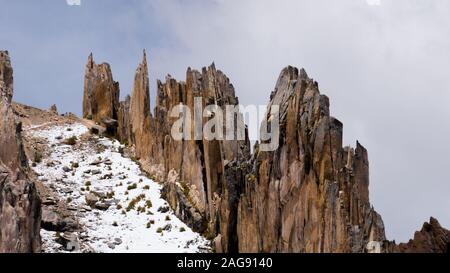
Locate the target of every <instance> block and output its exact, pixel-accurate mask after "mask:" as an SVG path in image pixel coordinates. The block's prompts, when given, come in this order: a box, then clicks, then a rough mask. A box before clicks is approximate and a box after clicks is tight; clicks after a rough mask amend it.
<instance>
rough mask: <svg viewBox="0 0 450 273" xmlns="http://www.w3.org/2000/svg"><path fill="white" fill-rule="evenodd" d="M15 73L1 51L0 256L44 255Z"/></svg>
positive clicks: (39, 214) (37, 199)
mask: <svg viewBox="0 0 450 273" xmlns="http://www.w3.org/2000/svg"><path fill="white" fill-rule="evenodd" d="M12 96H13V70H12V67H11V62H10V58H9V55H8V52H7V51H0V145H1V148H0V252H39V251H40V246H41V244H40V235H39V230H40V221H41V219H40V217H41V209H40V199H39V196H38V194H37V191H36V188H35V185H34V182H33V181H30V180H29V178H28V177H27V174H26V171H27V170H28V165H27V159H26V156H25V152H24V149H23V144H22V136H21V131H22V126H21V124H20V123H17V122H16V117H15V115H14V113H13V110H12V106H11V100H12Z"/></svg>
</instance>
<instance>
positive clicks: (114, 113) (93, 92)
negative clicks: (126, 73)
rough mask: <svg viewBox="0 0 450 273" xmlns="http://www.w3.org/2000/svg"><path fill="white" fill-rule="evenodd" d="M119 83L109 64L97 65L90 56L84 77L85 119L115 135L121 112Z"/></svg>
mask: <svg viewBox="0 0 450 273" xmlns="http://www.w3.org/2000/svg"><path fill="white" fill-rule="evenodd" d="M119 98H120V89H119V83H118V82H115V81H114V79H113V76H112V72H111V67H110V65H109V64H107V63H102V64H96V63H95V62H94V58H93V56H92V54H91V55H89V58H88V63H87V65H86V72H85V77H84V96H83V118H87V119H92V120H93V121H95V122H97V123H99V124H102V125H104V126H105V127H106V128H107V129H108V133H110V134H115V133H116V128H117V126H118V124H117V117H118V110H119Z"/></svg>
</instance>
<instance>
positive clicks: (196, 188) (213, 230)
mask: <svg viewBox="0 0 450 273" xmlns="http://www.w3.org/2000/svg"><path fill="white" fill-rule="evenodd" d="M196 101H197V103H199V105H201V106H202V107H201V109H204V107H205V106H206V105H211V104H213V105H217V107H219V108H221V109H222V110H223V111H224V113H226V109H225V105H237V104H238V99H237V97H236V96H235V92H234V87H233V86H232V85H231V84H230V81H229V79H228V78H227V77H226V76H225V75H224V74H223V73H222V72H221V71H219V70H216V68H215V66H214V65H212V66H210V67H208V68H204V69H203V70H202V72H201V73H200V72H198V71H195V70H191V69H188V71H187V75H186V82H185V83H184V82H181V83H179V82H177V81H176V80H174V79H172V78H171V77H170V76H169V77H167V78H166V83H164V84H162V83H158V95H157V103H156V109H155V127H156V130H155V132H157V135H156V136H155V146H154V148H153V151H154V152H156V153H158V151H162V150H163V151H164V154H163V156H162V157H157V155H156V154H154V156H153V158H155V159H156V160H157V162H156V163H161V162H163V166H164V170H165V172H166V173H167V177H168V179H166V181H167V182H166V183H165V185H164V193H165V196H166V198H167V199H168V201H169V203H170V204H171V206H172V208H174V209H175V211H176V212H177V214H178V215H179V216H180V217H181V218H182V219H185V220H186V221H187V222H188V223H191V226H192V227H194V228H195V229H196V230H198V231H207V232H208V234H209V235H210V236H215V235H216V234H219V233H220V230H221V225H223V226H228V225H229V224H228V223H227V224H225V223H223V222H228V221H231V219H230V217H229V213H230V212H229V211H230V207H231V206H234V205H235V203H234V204H230V203H229V201H230V198H229V190H230V189H229V188H228V187H229V185H228V184H227V183H225V177H224V171H225V165H226V163H227V162H229V161H231V160H233V159H236V158H240V157H245V156H246V157H248V155H249V151H250V149H249V142H248V140H246V139H244V140H238V139H237V138H236V135H235V136H234V138H233V139H234V140H217V139H216V140H206V139H204V138H201V139H200V140H196V139H191V140H183V141H175V140H173V138H172V137H171V135H170V130H171V127H172V125H173V123H174V121H175V120H176V118H171V117H170V116H169V112H168V111H170V109H172V108H173V107H174V106H176V105H179V104H180V103H181V104H183V105H186V106H187V107H188V108H189V109H192V111H191V112H192V113H191V114H192V116H191V121H192V122H191V124H190V125H191V126H188V127H189V128H188V131H189V132H190V135H191V136H192V137H194V136H195V131H196V130H195V128H196V124H195V122H194V121H193V118H194V117H193V115H194V110H193V109H194V105H195V103H196ZM200 115H202V113H200ZM201 120H202V121H201V124H199V125H200V126H199V127H200V128H203V125H204V124H205V123H206V122H208V121H210V120H211V117H206V118H203V119H201ZM234 120H235V122H237V120H238V116H235V117H234ZM197 125H198V124H197ZM180 196H182V198H180ZM190 215H193V216H194V217H193V218H192V217H191V216H190ZM234 219H235V218H233V220H234ZM227 239H228V237H225V238H224V240H225V241H227ZM225 246H227V243H226V242H225ZM225 251H227V247H225Z"/></svg>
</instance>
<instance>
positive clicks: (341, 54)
mask: <svg viewBox="0 0 450 273" xmlns="http://www.w3.org/2000/svg"><path fill="white" fill-rule="evenodd" d="M72 2H77V1H72ZM0 7H1V9H0V48H1V49H7V50H9V51H10V55H11V56H12V61H13V67H14V76H15V83H14V84H15V97H14V98H15V100H16V101H19V102H22V103H26V104H30V105H33V106H37V107H41V108H48V107H49V106H50V105H51V104H53V103H56V104H57V106H58V108H59V110H60V112H68V111H71V112H75V113H77V114H80V113H81V102H82V93H83V77H84V67H85V64H86V61H87V56H88V54H89V53H90V52H93V53H94V58H95V60H96V61H97V62H103V61H107V62H109V63H110V64H111V66H112V69H113V76H114V78H115V80H117V81H119V82H120V86H121V92H122V96H124V95H125V94H128V93H130V90H131V86H132V80H133V78H134V72H135V69H136V66H137V64H138V62H139V61H140V60H141V58H142V49H143V48H146V49H147V50H148V52H149V63H150V73H151V79H152V82H151V83H152V86H151V92H152V93H153V95H152V97H154V92H155V89H154V86H155V82H156V79H157V78H160V79H164V77H165V75H166V74H167V73H170V74H171V75H173V76H175V77H176V78H177V79H179V80H184V79H185V71H186V68H187V67H188V66H191V67H193V68H197V69H199V68H201V67H202V66H206V65H209V64H210V63H212V62H213V61H214V62H215V64H216V67H217V68H219V69H221V70H223V71H224V72H225V73H226V74H227V75H228V76H229V77H230V79H231V81H232V82H233V84H234V86H235V88H236V91H237V94H238V96H239V97H240V101H241V103H243V104H267V102H268V99H269V94H270V92H271V91H272V90H273V87H274V85H275V81H276V79H277V77H278V75H279V73H280V71H281V69H282V68H283V67H285V66H286V65H294V66H297V67H304V68H305V69H306V70H307V72H308V74H309V75H310V77H313V78H314V79H315V80H317V81H318V82H319V86H320V89H321V92H322V93H324V94H326V95H328V96H329V97H330V101H331V112H332V115H333V116H335V117H337V118H338V119H339V120H341V121H342V122H343V123H344V139H345V144H351V145H353V146H354V143H355V141H356V140H359V141H360V142H361V143H362V144H363V145H365V146H366V147H367V149H368V150H369V159H370V164H371V165H370V167H371V173H370V179H371V181H370V194H371V201H372V204H373V205H374V207H375V208H376V209H377V211H378V212H379V213H380V214H381V215H382V216H383V219H384V222H385V226H386V232H387V235H388V238H389V239H396V240H397V242H398V241H405V240H407V239H409V238H411V237H412V236H413V232H414V231H415V230H417V229H419V228H420V227H421V226H422V223H423V222H424V221H427V220H428V218H429V217H430V216H435V217H437V218H438V219H439V220H440V221H441V224H443V225H445V226H446V227H447V228H448V227H450V180H449V171H450V160H449V159H448V158H447V155H450V107H449V103H450V69H449V64H450V16H449V12H450V1H447V0H417V1H415V0H339V1H336V0H328V1H324V0H310V1H306V0H305V1H300V0H289V1H288V0H286V1H283V0H277V1H275V0H273V1H265V0H239V1H238V0H236V1H234V0H228V1H227V0H189V1H187V0H186V1H181V0H178V1H177V0H173V1H171V0H81V5H80V6H69V5H67V3H66V0H39V1H36V0H14V1H13V0H0Z"/></svg>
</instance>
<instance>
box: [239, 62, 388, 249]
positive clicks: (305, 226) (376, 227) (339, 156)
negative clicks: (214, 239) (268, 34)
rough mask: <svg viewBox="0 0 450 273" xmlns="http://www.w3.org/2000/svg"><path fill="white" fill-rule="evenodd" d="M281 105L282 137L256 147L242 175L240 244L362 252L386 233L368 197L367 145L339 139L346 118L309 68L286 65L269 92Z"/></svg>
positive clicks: (245, 246)
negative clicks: (270, 147)
mask: <svg viewBox="0 0 450 273" xmlns="http://www.w3.org/2000/svg"><path fill="white" fill-rule="evenodd" d="M272 105H279V107H280V142H279V148H278V149H277V150H276V151H273V152H258V151H257V153H256V155H255V159H254V161H253V162H251V164H252V165H253V169H254V170H255V172H254V173H253V174H252V176H253V179H246V180H245V181H243V183H244V187H243V191H242V195H241V199H240V203H239V212H238V227H237V233H238V237H239V250H240V251H241V252H364V251H365V250H366V246H367V244H368V243H369V242H370V241H373V242H377V243H378V244H381V243H382V242H383V241H384V240H385V235H384V226H383V222H382V220H381V217H380V216H379V215H378V214H377V213H376V212H375V211H374V210H373V209H372V208H371V206H370V203H369V199H368V185H369V174H368V171H369V168H368V157H367V151H366V149H364V147H362V146H361V145H360V144H359V143H357V148H356V149H355V150H354V149H352V148H349V147H345V148H343V147H342V128H343V126H342V123H341V122H340V121H338V120H337V119H335V118H333V117H331V116H330V113H329V100H328V98H327V97H326V96H324V95H321V94H320V92H319V89H318V85H317V83H316V82H314V81H313V80H312V79H310V78H308V76H307V75H306V72H305V71H304V70H301V71H298V70H297V69H296V68H293V67H287V68H285V69H284V70H283V71H282V72H281V75H280V77H279V79H278V82H277V84H276V86H275V90H274V92H273V93H272V96H271V102H270V104H269V107H271V106H272Z"/></svg>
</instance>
